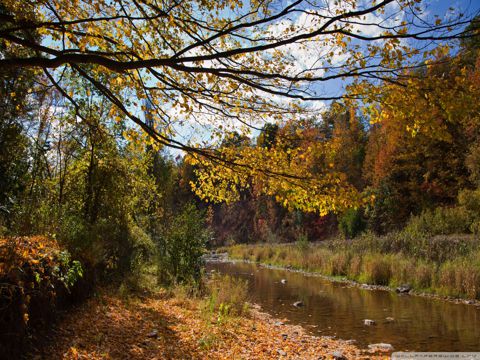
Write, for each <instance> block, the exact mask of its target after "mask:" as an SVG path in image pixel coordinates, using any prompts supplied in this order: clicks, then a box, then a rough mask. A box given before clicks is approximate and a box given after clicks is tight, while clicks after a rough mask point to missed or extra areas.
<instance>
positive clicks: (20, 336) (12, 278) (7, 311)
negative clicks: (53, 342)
mask: <svg viewBox="0 0 480 360" xmlns="http://www.w3.org/2000/svg"><path fill="white" fill-rule="evenodd" d="M0 259H2V261H1V262H0V354H2V356H6V358H12V359H14V358H19V356H18V355H19V354H18V351H21V349H22V343H23V341H24V339H25V336H26V335H27V334H28V332H29V331H30V329H32V328H34V327H38V326H40V325H45V324H47V323H48V322H49V321H52V320H53V318H54V316H55V314H56V313H55V310H56V309H57V307H58V306H63V305H66V303H67V300H69V299H70V292H71V290H72V289H73V286H74V285H75V284H76V283H77V281H78V280H79V279H80V278H81V277H82V276H83V268H82V266H81V264H80V263H79V262H78V261H72V259H71V257H70V254H69V253H68V252H67V251H65V250H63V249H61V248H60V246H59V245H58V244H57V242H56V241H55V240H53V239H49V238H46V237H40V236H36V237H15V238H7V239H0ZM78 295H79V294H77V293H75V296H73V295H72V296H71V300H74V299H75V298H76V297H77V296H78ZM80 295H82V294H80ZM83 295H85V294H83Z"/></svg>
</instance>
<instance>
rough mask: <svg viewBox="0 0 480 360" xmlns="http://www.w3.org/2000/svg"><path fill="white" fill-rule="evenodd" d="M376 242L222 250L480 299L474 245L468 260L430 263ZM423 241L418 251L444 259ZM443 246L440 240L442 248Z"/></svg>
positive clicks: (331, 273) (234, 255)
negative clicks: (420, 249)
mask: <svg viewBox="0 0 480 360" xmlns="http://www.w3.org/2000/svg"><path fill="white" fill-rule="evenodd" d="M380 241H385V240H384V239H383V240H378V239H377V240H376V239H372V238H367V239H365V240H364V243H360V244H359V243H352V245H346V244H345V242H344V243H342V244H339V245H338V246H337V247H335V246H334V245H335V243H333V245H332V243H330V244H326V245H312V244H310V245H309V247H308V249H306V250H305V249H300V248H299V247H297V246H295V245H285V244H283V245H272V244H265V245H235V246H232V247H228V248H223V249H222V251H228V253H229V255H230V256H231V257H232V258H236V259H244V260H250V261H256V262H261V263H265V264H270V265H278V266H291V267H293V268H296V269H302V270H306V271H313V272H319V273H322V274H324V275H329V276H340V277H345V278H348V279H350V280H354V281H359V282H362V283H368V284H375V285H389V286H398V285H400V284H406V283H408V284H410V285H411V286H413V287H414V288H415V289H417V290H419V291H427V292H431V293H436V294H440V295H448V296H455V297H463V298H469V299H480V250H476V251H475V248H476V247H475V246H474V244H475V242H471V244H472V245H469V246H471V250H470V251H469V252H468V253H466V254H467V255H458V253H456V252H454V254H453V255H452V256H453V259H451V260H449V261H443V260H437V261H434V260H429V259H423V258H422V257H420V256H419V257H416V256H414V255H412V254H413V251H414V250H413V249H409V250H408V252H407V251H401V248H400V249H397V250H396V251H394V250H393V249H394V248H395V247H398V246H399V243H396V244H394V245H387V244H383V243H381V242H380ZM409 241H410V242H406V243H404V245H405V246H406V245H409V246H410V245H411V246H415V244H413V243H412V242H411V241H412V240H409ZM421 241H422V242H421V243H420V240H419V244H417V248H420V247H421V246H424V247H425V249H427V250H429V249H436V250H435V258H437V259H444V258H445V257H446V253H445V252H444V251H443V250H442V249H441V248H440V249H439V243H438V242H431V243H428V242H427V243H425V240H424V239H421ZM446 241H447V240H446V239H442V244H443V243H446ZM452 241H458V239H454V240H452ZM468 241H470V240H468ZM442 246H443V245H442ZM369 247H370V248H371V249H370V250H369ZM444 247H445V249H449V248H450V245H449V244H446V245H445V246H444ZM382 249H384V250H383V251H382ZM385 249H390V251H385ZM445 251H446V250H445ZM422 253H424V252H423V251H422V252H420V254H422ZM439 254H441V256H439Z"/></svg>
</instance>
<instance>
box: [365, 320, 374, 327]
mask: <svg viewBox="0 0 480 360" xmlns="http://www.w3.org/2000/svg"><path fill="white" fill-rule="evenodd" d="M363 323H364V324H365V325H367V326H372V325H375V324H376V323H375V320H370V319H365V320H363Z"/></svg>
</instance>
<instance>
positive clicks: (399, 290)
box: [395, 284, 412, 294]
mask: <svg viewBox="0 0 480 360" xmlns="http://www.w3.org/2000/svg"><path fill="white" fill-rule="evenodd" d="M411 290H412V287H411V286H410V285H408V284H406V285H401V286H399V287H397V288H396V289H395V291H396V292H397V293H398V294H408V293H409V292H410V291H411Z"/></svg>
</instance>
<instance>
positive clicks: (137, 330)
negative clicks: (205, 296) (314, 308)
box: [29, 293, 385, 360]
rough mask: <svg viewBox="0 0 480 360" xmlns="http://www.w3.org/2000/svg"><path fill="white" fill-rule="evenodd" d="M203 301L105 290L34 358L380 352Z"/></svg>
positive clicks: (303, 356) (246, 356) (63, 324)
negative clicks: (218, 309) (219, 313)
mask: <svg viewBox="0 0 480 360" xmlns="http://www.w3.org/2000/svg"><path fill="white" fill-rule="evenodd" d="M200 304H201V302H200V301H198V300H189V299H183V300H180V299H177V298H168V297H167V296H166V295H165V294H163V295H162V294H156V295H149V296H145V297H136V298H128V299H124V298H121V297H119V296H118V295H114V294H111V293H102V294H100V295H99V296H97V297H95V298H93V299H90V300H89V301H87V302H86V303H84V304H83V305H82V306H80V307H78V308H76V309H74V310H73V311H72V312H70V313H69V314H68V316H67V317H65V319H64V320H63V321H61V322H60V324H59V325H58V327H57V329H56V330H55V332H54V334H55V335H54V336H53V340H52V342H51V343H50V344H45V345H44V346H43V347H42V349H41V350H38V351H37V352H36V353H34V354H32V355H30V356H29V358H33V359H35V360H40V359H49V360H50V359H152V360H153V359H332V358H333V357H334V356H333V355H337V356H339V355H340V354H341V355H342V356H344V357H345V358H347V359H358V358H367V357H368V358H371V359H372V358H375V356H372V355H371V354H368V353H365V352H362V351H361V350H359V349H358V348H356V347H355V346H353V345H351V344H347V343H346V342H344V341H339V340H333V339H326V338H316V337H312V336H309V335H306V334H305V333H304V331H303V329H302V328H301V327H298V326H292V325H284V324H283V323H281V322H279V321H278V320H275V319H272V318H270V317H269V316H268V315H266V314H263V313H260V312H259V311H257V310H255V309H253V310H252V311H251V315H250V316H249V317H247V318H229V319H227V320H222V321H220V322H218V317H216V316H215V317H213V318H212V316H211V315H212V314H210V315H209V314H208V313H207V312H206V311H202V310H201V306H200ZM212 319H213V321H212ZM383 358H385V356H383Z"/></svg>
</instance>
